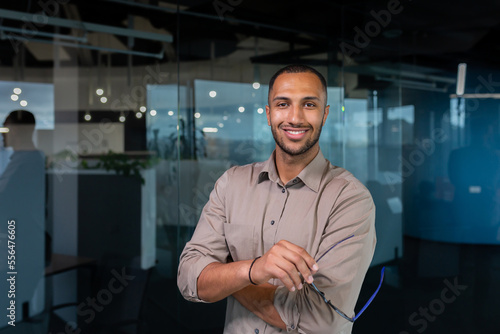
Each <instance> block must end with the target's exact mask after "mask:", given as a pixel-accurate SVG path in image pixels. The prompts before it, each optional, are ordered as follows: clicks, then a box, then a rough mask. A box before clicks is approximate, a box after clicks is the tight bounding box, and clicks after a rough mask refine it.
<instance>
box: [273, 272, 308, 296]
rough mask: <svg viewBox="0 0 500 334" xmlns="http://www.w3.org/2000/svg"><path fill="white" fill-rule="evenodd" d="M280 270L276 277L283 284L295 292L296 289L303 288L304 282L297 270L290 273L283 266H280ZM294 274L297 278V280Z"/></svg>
mask: <svg viewBox="0 0 500 334" xmlns="http://www.w3.org/2000/svg"><path fill="white" fill-rule="evenodd" d="M278 268H279V267H278ZM278 270H279V272H278V273H277V274H276V277H277V278H278V279H279V280H280V281H281V282H282V283H283V285H285V287H286V288H287V289H288V290H289V291H292V292H293V291H295V290H300V289H302V282H301V279H300V277H299V275H298V273H297V272H295V274H290V273H289V272H288V271H287V270H284V269H281V268H279V269H278ZM294 276H295V278H296V279H295V280H294Z"/></svg>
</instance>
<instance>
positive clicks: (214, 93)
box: [208, 90, 217, 97]
mask: <svg viewBox="0 0 500 334" xmlns="http://www.w3.org/2000/svg"><path fill="white" fill-rule="evenodd" d="M208 95H210V97H216V96H217V92H216V91H215V90H211V91H210V93H208Z"/></svg>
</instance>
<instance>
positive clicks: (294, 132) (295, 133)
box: [288, 130, 306, 135]
mask: <svg viewBox="0 0 500 334" xmlns="http://www.w3.org/2000/svg"><path fill="white" fill-rule="evenodd" d="M288 132H289V133H291V134H292V135H298V134H301V133H304V132H306V131H305V130H303V131H290V130H288Z"/></svg>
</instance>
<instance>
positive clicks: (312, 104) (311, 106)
mask: <svg viewBox="0 0 500 334" xmlns="http://www.w3.org/2000/svg"><path fill="white" fill-rule="evenodd" d="M304 105H305V106H306V107H308V108H314V107H316V104H314V103H312V102H306V103H305V104H304Z"/></svg>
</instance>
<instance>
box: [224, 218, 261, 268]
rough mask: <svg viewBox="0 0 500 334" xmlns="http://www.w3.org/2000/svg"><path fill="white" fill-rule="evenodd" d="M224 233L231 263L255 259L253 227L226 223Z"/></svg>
mask: <svg viewBox="0 0 500 334" xmlns="http://www.w3.org/2000/svg"><path fill="white" fill-rule="evenodd" d="M224 233H225V235H226V243H227V247H228V249H229V253H230V254H231V257H232V259H233V261H242V260H249V259H253V258H254V257H255V256H254V254H255V253H254V250H255V240H254V237H255V235H254V226H251V225H243V224H229V223H226V224H224Z"/></svg>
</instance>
